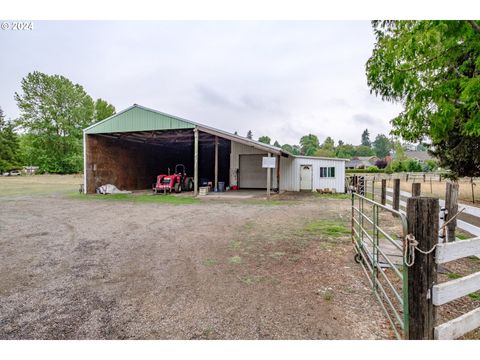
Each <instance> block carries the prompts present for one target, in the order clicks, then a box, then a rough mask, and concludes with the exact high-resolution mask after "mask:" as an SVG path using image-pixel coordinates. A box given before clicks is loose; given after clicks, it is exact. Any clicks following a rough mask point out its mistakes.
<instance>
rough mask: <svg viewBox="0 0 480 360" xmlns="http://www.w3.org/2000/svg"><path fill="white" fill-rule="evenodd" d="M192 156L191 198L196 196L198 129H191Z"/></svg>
mask: <svg viewBox="0 0 480 360" xmlns="http://www.w3.org/2000/svg"><path fill="white" fill-rule="evenodd" d="M193 135H194V140H193V142H194V155H193V196H197V195H198V128H197V127H195V129H193Z"/></svg>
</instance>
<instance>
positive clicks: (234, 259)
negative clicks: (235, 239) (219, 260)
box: [228, 255, 242, 264]
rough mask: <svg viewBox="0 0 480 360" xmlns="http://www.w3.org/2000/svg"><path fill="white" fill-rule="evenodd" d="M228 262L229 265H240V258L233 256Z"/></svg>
mask: <svg viewBox="0 0 480 360" xmlns="http://www.w3.org/2000/svg"><path fill="white" fill-rule="evenodd" d="M228 262H229V263H230V264H241V263H242V258H241V257H240V256H238V255H235V256H232V257H231V258H229V259H228Z"/></svg>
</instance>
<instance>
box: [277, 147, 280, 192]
mask: <svg viewBox="0 0 480 360" xmlns="http://www.w3.org/2000/svg"><path fill="white" fill-rule="evenodd" d="M277 189H278V193H279V194H280V155H277Z"/></svg>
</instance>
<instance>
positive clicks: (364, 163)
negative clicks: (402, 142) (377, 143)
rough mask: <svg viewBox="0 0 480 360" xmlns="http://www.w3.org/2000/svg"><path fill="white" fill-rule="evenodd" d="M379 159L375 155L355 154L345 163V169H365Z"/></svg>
mask: <svg viewBox="0 0 480 360" xmlns="http://www.w3.org/2000/svg"><path fill="white" fill-rule="evenodd" d="M378 160H380V159H379V158H378V157H376V156H356V157H354V158H352V159H351V160H350V161H347V162H346V163H345V168H347V169H366V168H368V167H370V166H375V163H376V162H377V161H378Z"/></svg>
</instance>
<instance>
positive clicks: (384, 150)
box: [247, 129, 395, 159]
mask: <svg viewBox="0 0 480 360" xmlns="http://www.w3.org/2000/svg"><path fill="white" fill-rule="evenodd" d="M247 138H249V139H252V131H251V130H249V131H248V133H247ZM258 141H259V142H261V143H264V144H268V145H273V146H276V147H279V148H282V149H283V150H285V151H287V152H289V153H291V154H293V155H305V156H323V157H337V158H348V159H350V158H353V157H356V156H377V157H378V158H379V159H383V158H385V157H386V156H387V155H389V154H390V153H391V151H392V150H393V149H394V144H395V141H393V140H391V139H389V138H388V137H387V136H386V135H384V134H378V135H377V136H376V137H375V140H374V141H371V140H370V132H369V131H368V129H365V130H364V131H363V133H362V135H361V139H360V144H359V145H352V144H346V143H345V142H344V141H343V140H339V141H338V142H337V143H335V140H334V139H333V138H332V137H330V136H328V137H327V138H326V139H325V140H324V141H323V143H320V141H319V139H318V136H316V135H314V134H307V135H304V136H302V137H301V138H300V141H299V144H298V145H296V144H293V145H292V144H283V145H281V144H280V143H279V142H278V141H275V142H274V143H273V144H272V143H271V142H272V139H271V138H270V137H269V136H265V135H264V136H260V137H259V138H258Z"/></svg>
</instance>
